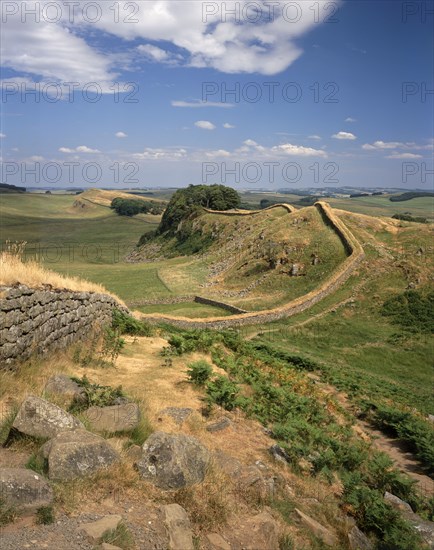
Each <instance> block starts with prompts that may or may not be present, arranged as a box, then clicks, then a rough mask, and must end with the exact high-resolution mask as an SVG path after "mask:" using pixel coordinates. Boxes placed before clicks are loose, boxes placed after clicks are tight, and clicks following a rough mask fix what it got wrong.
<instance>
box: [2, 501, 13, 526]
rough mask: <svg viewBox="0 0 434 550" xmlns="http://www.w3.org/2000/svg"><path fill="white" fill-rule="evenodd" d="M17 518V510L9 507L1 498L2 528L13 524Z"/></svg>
mask: <svg viewBox="0 0 434 550" xmlns="http://www.w3.org/2000/svg"><path fill="white" fill-rule="evenodd" d="M16 517H17V510H16V509H15V508H14V507H13V506H9V505H8V504H7V503H6V501H5V500H4V499H3V498H2V497H1V496H0V527H4V526H5V525H7V524H8V523H12V522H13V521H14V519H15V518H16Z"/></svg>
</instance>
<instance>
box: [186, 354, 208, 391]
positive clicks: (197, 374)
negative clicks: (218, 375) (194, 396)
mask: <svg viewBox="0 0 434 550" xmlns="http://www.w3.org/2000/svg"><path fill="white" fill-rule="evenodd" d="M187 366H188V367H189V369H188V371H187V374H188V377H189V378H190V380H191V381H192V382H193V383H194V384H197V385H198V386H203V385H204V384H205V382H206V381H207V380H208V378H209V377H210V376H211V374H212V366H211V365H210V364H209V363H208V362H207V361H205V360H203V359H201V360H200V361H195V362H194V363H190V364H189V365H187Z"/></svg>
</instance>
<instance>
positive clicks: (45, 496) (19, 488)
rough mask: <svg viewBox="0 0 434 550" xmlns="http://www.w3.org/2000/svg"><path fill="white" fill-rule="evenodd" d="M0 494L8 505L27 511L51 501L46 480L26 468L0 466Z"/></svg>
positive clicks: (51, 492) (49, 489)
mask: <svg viewBox="0 0 434 550" xmlns="http://www.w3.org/2000/svg"><path fill="white" fill-rule="evenodd" d="M0 496H1V498H2V499H4V500H5V502H6V503H7V504H8V505H9V506H13V507H17V508H18V509H21V510H23V511H29V512H33V511H35V510H37V509H38V508H40V507H41V506H50V504H51V503H52V502H53V490H52V489H51V487H50V485H49V484H48V483H47V481H46V480H45V479H44V478H43V477H42V476H40V475H39V474H37V473H36V472H33V471H32V470H28V469H27V468H0Z"/></svg>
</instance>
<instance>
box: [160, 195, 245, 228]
mask: <svg viewBox="0 0 434 550" xmlns="http://www.w3.org/2000/svg"><path fill="white" fill-rule="evenodd" d="M240 202H241V200H240V196H239V195H238V193H237V192H236V191H235V189H232V188H231V187H226V186H225V185H209V186H208V185H190V186H189V187H187V188H185V189H178V191H176V193H175V194H174V195H173V196H172V198H171V199H170V202H169V204H168V205H167V208H166V210H165V212H164V214H163V217H162V219H161V223H160V225H159V227H158V231H157V232H158V234H159V235H161V234H162V233H166V232H169V233H171V234H174V233H175V232H176V230H177V228H178V226H179V224H180V222H181V221H182V220H185V219H186V218H189V217H191V216H192V215H193V214H194V213H195V212H196V211H198V210H199V209H200V207H205V208H210V209H212V210H230V209H231V208H237V207H238V206H239V205H240Z"/></svg>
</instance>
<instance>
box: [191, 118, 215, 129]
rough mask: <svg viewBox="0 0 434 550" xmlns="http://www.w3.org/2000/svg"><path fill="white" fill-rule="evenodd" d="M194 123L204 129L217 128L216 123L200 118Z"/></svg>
mask: <svg viewBox="0 0 434 550" xmlns="http://www.w3.org/2000/svg"><path fill="white" fill-rule="evenodd" d="M194 125H195V126H197V127H198V128H201V129H202V130H215V125H214V124H213V123H212V122H210V121H209V120H198V121H197V122H195V123H194Z"/></svg>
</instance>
